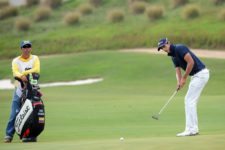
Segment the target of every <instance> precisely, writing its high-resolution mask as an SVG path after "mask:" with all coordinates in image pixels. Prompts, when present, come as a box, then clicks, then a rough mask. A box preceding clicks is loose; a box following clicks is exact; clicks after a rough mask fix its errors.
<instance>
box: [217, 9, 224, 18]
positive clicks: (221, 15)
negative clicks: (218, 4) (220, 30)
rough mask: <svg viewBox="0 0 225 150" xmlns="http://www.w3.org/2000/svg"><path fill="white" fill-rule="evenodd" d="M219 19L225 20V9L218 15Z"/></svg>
mask: <svg viewBox="0 0 225 150" xmlns="http://www.w3.org/2000/svg"><path fill="white" fill-rule="evenodd" d="M218 17H219V19H220V20H222V21H225V9H223V10H221V11H220V12H219V15H218Z"/></svg>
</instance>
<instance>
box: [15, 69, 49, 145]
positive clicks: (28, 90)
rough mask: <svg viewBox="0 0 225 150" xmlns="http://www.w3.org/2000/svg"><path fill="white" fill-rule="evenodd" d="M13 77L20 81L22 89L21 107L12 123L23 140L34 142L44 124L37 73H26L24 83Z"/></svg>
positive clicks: (43, 111)
mask: <svg viewBox="0 0 225 150" xmlns="http://www.w3.org/2000/svg"><path fill="white" fill-rule="evenodd" d="M15 79H16V80H18V81H19V82H20V84H21V87H22V89H23V91H22V96H21V109H20V112H19V113H18V114H17V116H16V120H15V124H14V126H15V130H16V133H17V134H18V135H19V136H20V139H22V141H23V142H36V139H37V136H38V135H39V134H40V133H41V132H42V131H43V130H44V126H45V109H44V104H43V101H42V99H41V96H42V94H41V92H40V91H39V90H40V88H39V86H38V79H39V74H36V73H33V74H28V75H27V80H28V82H26V83H24V82H23V81H22V80H21V79H20V78H17V77H15Z"/></svg>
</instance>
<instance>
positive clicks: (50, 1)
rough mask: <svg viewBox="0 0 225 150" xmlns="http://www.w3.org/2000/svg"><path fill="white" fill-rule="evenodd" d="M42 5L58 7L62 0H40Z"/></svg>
mask: <svg viewBox="0 0 225 150" xmlns="http://www.w3.org/2000/svg"><path fill="white" fill-rule="evenodd" d="M40 3H41V5H44V6H48V7H51V8H57V7H59V6H61V5H62V0H40Z"/></svg>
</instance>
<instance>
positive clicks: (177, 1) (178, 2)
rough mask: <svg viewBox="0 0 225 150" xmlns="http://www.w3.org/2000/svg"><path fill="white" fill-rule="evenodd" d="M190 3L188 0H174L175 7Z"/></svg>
mask: <svg viewBox="0 0 225 150" xmlns="http://www.w3.org/2000/svg"><path fill="white" fill-rule="evenodd" d="M187 3H188V0H173V1H172V4H173V7H179V6H182V5H185V4H187Z"/></svg>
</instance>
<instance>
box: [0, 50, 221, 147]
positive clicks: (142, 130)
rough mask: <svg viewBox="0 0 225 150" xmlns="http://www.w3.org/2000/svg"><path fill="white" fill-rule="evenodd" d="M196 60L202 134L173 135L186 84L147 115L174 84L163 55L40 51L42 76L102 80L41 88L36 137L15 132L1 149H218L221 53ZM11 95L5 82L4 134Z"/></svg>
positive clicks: (1, 101) (0, 101)
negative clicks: (201, 66)
mask: <svg viewBox="0 0 225 150" xmlns="http://www.w3.org/2000/svg"><path fill="white" fill-rule="evenodd" d="M59 59H60V62H58V60H59ZM202 60H203V61H204V62H205V64H206V65H207V66H208V68H209V69H210V73H211V78H210V80H209V83H208V85H207V86H206V88H205V89H204V91H203V94H202V96H201V99H200V102H199V105H198V106H199V107H198V112H199V126H200V135H199V136H193V137H183V138H178V137H176V136H175V135H176V133H178V132H181V131H183V129H184V102H183V101H184V100H183V99H184V95H185V93H186V90H187V85H186V86H185V88H184V89H182V91H180V92H178V94H177V95H176V96H175V97H174V99H173V100H172V102H171V103H170V104H169V106H168V108H166V110H165V111H164V112H163V114H162V115H161V118H160V120H158V121H156V120H153V119H152V118H151V116H152V115H153V114H154V113H157V112H158V111H159V109H160V108H161V106H162V105H163V104H164V103H165V101H166V100H167V99H168V98H169V97H170V96H171V94H172V93H173V92H174V89H175V87H176V79H175V71H174V69H173V65H172V62H171V61H170V59H169V58H168V57H166V56H161V55H152V54H144V53H141V54H137V53H122V52H116V51H114V52H112V51H110V52H108V51H99V52H86V53H79V54H70V55H55V56H49V57H41V62H42V63H41V67H42V70H41V79H40V81H41V82H42V83H45V82H56V81H72V80H79V79H84V78H90V77H101V78H103V79H104V81H102V82H100V83H96V84H92V85H82V86H70V87H66V86H62V87H52V88H42V92H43V93H44V96H43V99H44V102H45V107H46V127H45V130H44V132H43V133H42V134H41V135H40V137H39V138H38V142H37V143H29V144H24V143H21V142H20V141H19V139H18V136H17V135H15V136H14V140H13V142H12V143H11V144H4V143H3V142H0V150H13V149H16V150H24V149H30V150H50V149H54V150H62V149H63V150H71V149H78V150H150V149H158V150H164V149H167V150H180V149H182V150H190V149H192V150H212V149H216V150H223V149H225V143H224V139H225V129H224V127H225V126H224V125H225V118H224V116H225V109H224V108H225V101H224V99H225V93H224V83H225V76H224V74H225V70H224V64H225V60H222V59H221V60H216V59H202ZM0 63H1V64H4V67H2V68H0V72H1V73H2V74H3V75H4V76H6V77H7V76H8V77H10V75H11V72H10V68H8V66H10V60H4V61H0ZM71 64H72V65H71ZM11 95H12V91H11V90H5V91H2V90H1V91H0V110H1V113H0V118H1V122H0V135H1V137H2V140H3V137H4V131H5V126H6V122H7V119H8V117H9V108H10V103H11ZM120 137H124V141H120V140H119V139H120Z"/></svg>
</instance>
